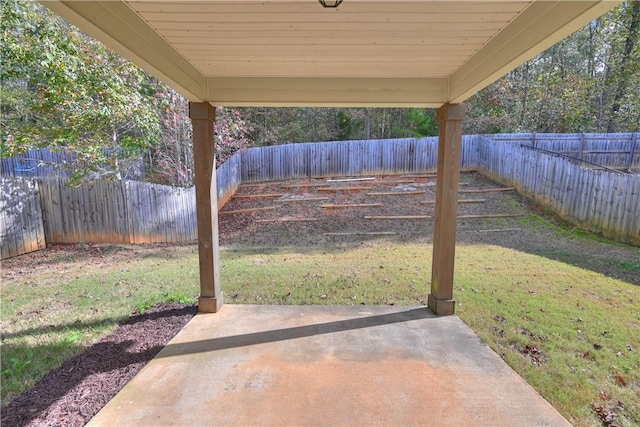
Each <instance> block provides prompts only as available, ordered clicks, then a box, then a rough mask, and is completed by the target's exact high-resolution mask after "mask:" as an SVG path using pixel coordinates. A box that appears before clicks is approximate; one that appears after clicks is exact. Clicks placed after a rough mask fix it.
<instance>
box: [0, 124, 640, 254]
mask: <svg viewBox="0 0 640 427" xmlns="http://www.w3.org/2000/svg"><path fill="white" fill-rule="evenodd" d="M437 145H438V138H435V137H433V138H405V139H395V140H372V141H339V142H316V143H308V144H286V145H279V146H271V147H259V148H250V149H245V150H241V151H239V152H237V153H236V154H234V155H233V156H232V157H231V158H230V159H229V160H227V161H226V162H225V163H224V164H223V165H221V166H220V167H219V168H218V169H217V171H216V184H217V195H218V207H222V206H223V205H224V203H225V202H226V201H227V200H229V198H230V197H231V196H232V195H233V194H234V193H235V191H236V190H237V188H238V186H239V185H241V184H242V183H251V182H266V181H274V180H286V179H296V178H318V177H330V176H363V175H384V174H397V173H424V172H434V171H435V170H436V165H437V148H438V147H437ZM542 150H544V151H542ZM607 150H609V151H607ZM547 152H553V153H555V154H562V156H559V155H550V154H549V153H547ZM27 155H29V154H27ZM571 157H573V158H571ZM582 160H586V161H587V162H590V163H596V164H597V165H600V166H604V167H607V168H615V169H619V170H621V171H638V170H640V140H639V138H638V134H637V133H633V134H631V133H627V134H570V135H567V134H506V135H491V136H487V135H468V136H464V137H463V143H462V153H461V168H462V170H478V171H480V172H482V173H483V174H486V175H487V176H489V177H490V178H492V179H494V180H496V181H498V182H502V183H504V184H506V185H509V186H513V187H516V188H517V189H518V190H519V191H520V192H521V193H523V194H525V195H527V196H529V197H531V198H533V199H534V200H536V201H538V202H540V203H541V204H543V205H545V206H548V207H549V208H551V209H552V210H554V211H555V212H556V213H558V214H559V215H561V216H562V217H563V218H565V219H567V220H568V221H570V222H573V223H575V224H577V225H579V226H580V227H583V228H585V229H587V230H589V231H592V232H596V233H601V234H602V235H604V236H606V237H608V238H612V239H615V240H618V241H621V242H626V243H630V244H634V245H639V246H640V215H639V214H638V212H640V175H632V174H627V173H618V172H607V171H603V170H598V169H597V168H594V167H593V165H590V164H589V163H586V162H582ZM11 161H13V162H14V163H15V162H16V161H15V160H11ZM2 162H3V163H2V168H3V173H4V170H5V167H8V166H6V165H7V164H8V165H11V164H12V163H7V162H8V159H2ZM14 169H15V168H14ZM0 206H1V207H2V209H1V212H0V238H1V240H2V252H1V255H2V258H7V257H11V256H15V255H18V254H22V253H26V252H30V251H33V250H38V249H42V248H43V247H44V246H45V244H46V243H45V242H48V243H81V242H126V243H144V242H181V241H189V240H194V239H196V237H197V231H196V230H197V227H196V214H195V191H194V189H193V188H188V189H185V188H174V187H169V186H163V185H157V184H150V183H144V182H136V181H130V180H123V181H104V180H96V181H94V182H92V183H90V184H84V185H82V186H80V187H76V188H72V187H69V186H68V184H67V180H66V179H64V178H48V179H37V180H35V179H25V178H4V179H3V180H2V194H1V195H0Z"/></svg>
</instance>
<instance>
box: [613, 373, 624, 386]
mask: <svg viewBox="0 0 640 427" xmlns="http://www.w3.org/2000/svg"><path fill="white" fill-rule="evenodd" d="M613 378H615V379H616V381H617V382H618V384H620V385H621V386H622V387H626V386H627V381H626V380H625V379H624V377H623V376H622V375H614V376H613Z"/></svg>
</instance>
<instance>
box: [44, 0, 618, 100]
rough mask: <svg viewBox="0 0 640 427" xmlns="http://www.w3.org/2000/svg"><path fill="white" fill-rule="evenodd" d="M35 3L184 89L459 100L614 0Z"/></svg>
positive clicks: (206, 95) (281, 96) (189, 92)
mask: <svg viewBox="0 0 640 427" xmlns="http://www.w3.org/2000/svg"><path fill="white" fill-rule="evenodd" d="M42 3H43V4H44V5H45V6H47V7H48V8H50V9H51V10H53V11H54V12H56V13H58V14H59V15H61V16H62V17H64V18H65V19H67V20H68V21H70V22H71V23H73V24H75V25H76V26H78V27H79V28H81V29H82V30H84V31H85V32H87V33H88V34H89V35H91V36H93V37H94V38H96V39H98V40H100V41H102V42H104V43H105V44H106V45H107V46H109V47H111V48H113V49H114V50H115V51H117V52H119V53H120V54H122V55H123V56H125V57H127V58H128V59H130V60H131V61H133V62H134V63H136V64H137V65H139V66H140V67H142V68H143V69H145V70H146V71H148V72H150V73H151V74H153V75H155V76H156V77H158V78H159V79H161V80H163V81H165V82H166V83H167V84H169V85H170V86H172V87H173V88H174V89H176V90H177V91H178V92H180V93H182V94H183V95H184V96H186V97H187V98H188V99H189V100H191V101H196V102H204V101H206V102H210V103H212V104H214V105H233V106H344V107H346V106H393V107H439V106H441V105H443V104H445V103H459V102H462V101H464V100H465V99H467V98H468V97H470V96H471V95H473V94H474V93H476V92H477V91H479V90H481V89H482V88H484V87H485V86H487V85H488V84H490V83H491V82H493V81H495V80H496V79H498V78H500V77H501V76H503V75H504V74H506V73H508V72H509V71H511V70H513V69H514V68H516V67H517V66H519V65H520V64H522V63H524V62H525V61H527V60H529V59H531V58H532V57H534V56H535V55H537V54H538V53H540V52H542V51H543V50H545V49H546V48H548V47H550V46H552V45H553V44H555V43H556V42H558V41H560V40H561V39H563V38H564V37H566V36H568V35H569V34H571V33H572V32H574V31H576V30H577V29H579V28H581V27H582V26H584V25H586V24H587V23H589V22H590V21H592V20H593V19H595V18H597V17H599V16H601V15H602V14H604V13H606V12H607V11H608V10H610V9H611V8H613V7H615V6H616V5H617V4H619V3H620V1H612V0H605V1H582V0H581V1H572V0H560V1H557V0H556V1H549V0H533V1H525V0H503V1H501V0H497V1H496V0H494V1H481V0H476V1H455V0H454V1H428V0H427V1H418V0H415V1H374V0H369V1H366V0H345V1H344V3H343V4H342V5H341V6H340V7H339V8H337V9H324V8H322V7H321V6H320V4H319V3H318V2H317V1H316V0H297V1H291V0H289V1H285V0H244V1H230V0H209V1H194V2H183V1H164V0H156V1H147V0H137V1H130V0H107V1H67V0H44V1H42Z"/></svg>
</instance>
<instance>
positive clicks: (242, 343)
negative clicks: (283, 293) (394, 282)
mask: <svg viewBox="0 0 640 427" xmlns="http://www.w3.org/2000/svg"><path fill="white" fill-rule="evenodd" d="M204 316H206V314H205V315H204ZM436 318H438V316H436V315H435V314H433V312H432V311H431V310H430V309H429V308H427V307H424V308H415V309H411V310H407V311H402V312H399V313H390V314H381V315H375V316H367V317H358V318H353V319H347V320H339V321H335V322H327V323H317V324H313V325H306V326H297V327H293V328H284V329H276V330H270V331H263V332H255V333H250V334H242V335H234V336H228V337H221V338H212V339H206V340H201V341H194V342H188V343H178V344H168V345H167V346H166V347H165V348H164V350H163V351H162V352H161V353H160V354H158V356H157V357H158V358H162V357H174V356H181V355H185V354H194V353H204V352H209V351H217V350H225V349H231V348H237V347H246V346H252V345H258V344H266V343H272V342H277V341H287V340H294V339H298V338H305V337H310V336H316V335H324V334H333V333H336V332H344V331H351V330H355V329H365V328H372V327H375V326H382V325H390V324H393V323H402V322H410V321H412V320H421V319H436Z"/></svg>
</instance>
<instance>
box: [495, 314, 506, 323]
mask: <svg viewBox="0 0 640 427" xmlns="http://www.w3.org/2000/svg"><path fill="white" fill-rule="evenodd" d="M493 320H495V321H496V322H500V323H504V322H506V321H507V319H506V317H504V316H500V315H499V314H496V315H495V316H493Z"/></svg>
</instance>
